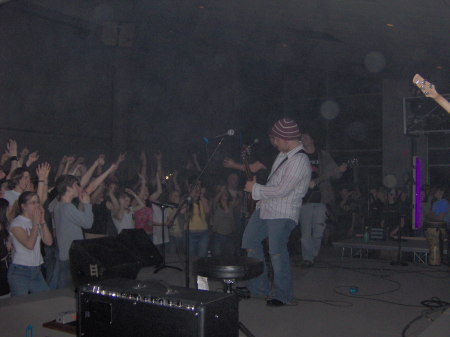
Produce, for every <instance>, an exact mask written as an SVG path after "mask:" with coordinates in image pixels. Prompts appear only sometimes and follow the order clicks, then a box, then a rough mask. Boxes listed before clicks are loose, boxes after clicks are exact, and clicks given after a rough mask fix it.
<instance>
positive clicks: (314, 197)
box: [303, 158, 359, 204]
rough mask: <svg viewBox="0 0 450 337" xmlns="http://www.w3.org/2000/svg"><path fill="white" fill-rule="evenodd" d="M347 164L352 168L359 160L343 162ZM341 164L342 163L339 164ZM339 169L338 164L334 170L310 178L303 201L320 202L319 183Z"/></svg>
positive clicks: (353, 159) (348, 167)
mask: <svg viewBox="0 0 450 337" xmlns="http://www.w3.org/2000/svg"><path fill="white" fill-rule="evenodd" d="M345 163H346V164H347V168H346V170H348V169H352V168H353V167H356V166H358V165H359V161H358V159H357V158H352V159H349V160H347V161H346V162H345ZM341 165H342V164H341ZM339 170H340V166H338V167H336V169H335V170H333V171H331V172H329V173H327V174H322V175H321V176H319V177H317V178H316V179H311V182H310V183H309V189H308V192H306V194H305V196H304V197H303V203H305V204H306V203H310V202H315V203H317V202H320V199H321V193H320V189H319V187H320V184H321V183H323V182H324V181H325V180H327V179H329V178H331V177H332V176H333V175H334V174H336V173H338V172H339Z"/></svg>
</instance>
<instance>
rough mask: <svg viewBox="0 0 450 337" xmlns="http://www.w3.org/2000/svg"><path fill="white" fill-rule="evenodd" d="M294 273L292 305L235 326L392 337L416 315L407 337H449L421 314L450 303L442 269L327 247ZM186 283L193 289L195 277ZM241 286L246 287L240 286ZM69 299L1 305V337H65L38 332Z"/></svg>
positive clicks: (444, 322)
mask: <svg viewBox="0 0 450 337" xmlns="http://www.w3.org/2000/svg"><path fill="white" fill-rule="evenodd" d="M182 258H183V257H181V256H170V257H168V259H167V263H168V265H172V266H179V267H181V268H184V264H183V262H182ZM191 270H192V268H191ZM292 270H293V277H294V287H295V295H296V296H297V298H298V299H299V304H298V306H289V307H281V308H271V307H267V306H266V305H265V301H264V300H263V299H244V300H241V301H240V304H239V316H240V320H241V321H242V322H243V323H244V324H245V325H246V326H247V328H248V329H249V330H250V331H251V332H252V333H253V334H254V335H255V336H256V337H292V336H308V337H328V336H330V337H394V336H395V337H398V336H402V331H403V329H404V328H405V327H406V326H407V325H408V323H410V322H411V321H412V320H413V319H415V318H417V317H418V316H420V315H423V316H422V318H420V319H417V321H415V322H414V323H413V324H412V325H411V327H410V328H409V329H408V331H407V336H412V337H414V336H417V337H431V336H432V337H444V336H445V337H448V336H449V331H450V310H447V311H446V312H445V313H443V312H444V310H445V309H442V308H440V309H435V310H430V311H429V312H426V311H425V310H426V309H427V307H425V306H423V305H422V304H421V301H424V300H429V299H431V298H432V297H438V298H440V299H441V300H442V301H447V302H450V291H449V285H450V282H449V281H450V272H449V267H447V266H439V267H430V266H426V265H424V264H410V265H408V266H406V267H403V266H391V265H390V261H389V260H372V259H354V258H346V257H344V258H342V257H341V255H340V250H339V249H337V248H333V247H325V248H324V249H323V250H322V252H321V255H320V257H319V259H318V260H317V262H316V264H315V265H314V266H313V267H312V268H309V269H302V268H301V267H297V266H293V267H292ZM153 271H154V268H153V267H149V268H144V269H142V270H141V272H140V273H139V275H138V278H139V279H142V280H144V279H151V280H162V281H165V282H167V283H169V284H172V285H178V286H184V285H185V273H184V271H181V272H180V271H177V270H174V269H163V270H161V271H160V272H159V273H157V274H154V273H153ZM190 279H191V287H193V286H194V283H195V282H194V281H195V278H194V277H192V276H191V277H190ZM243 285H245V282H241V283H238V286H243ZM209 286H210V289H211V290H216V289H218V290H220V289H222V284H221V282H218V281H210V282H209ZM351 287H357V288H358V292H357V293H356V294H350V293H349V288H351ZM74 296H75V295H74V293H73V291H71V290H69V289H63V290H57V291H52V292H49V293H46V294H38V295H30V296H27V297H22V298H9V299H1V300H0V317H1V320H0V335H1V336H2V337H17V336H25V332H26V328H27V326H28V325H29V324H31V325H33V327H34V336H36V337H41V336H42V337H61V336H65V337H70V336H71V335H70V334H67V333H63V332H58V331H54V330H50V329H47V328H43V327H42V323H44V322H47V321H50V320H53V319H55V318H56V315H57V313H59V312H62V311H67V310H71V309H75V300H74ZM146 319H148V318H146ZM240 336H244V335H243V334H242V333H241V334H240Z"/></svg>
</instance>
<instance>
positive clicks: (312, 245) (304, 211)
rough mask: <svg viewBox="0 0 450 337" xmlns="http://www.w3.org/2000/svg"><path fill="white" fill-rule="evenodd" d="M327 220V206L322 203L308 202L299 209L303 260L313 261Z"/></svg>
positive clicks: (317, 252) (317, 253)
mask: <svg viewBox="0 0 450 337" xmlns="http://www.w3.org/2000/svg"><path fill="white" fill-rule="evenodd" d="M326 220H327V207H326V206H325V204H322V203H309V204H304V205H302V208H301V209H300V226H301V229H302V239H301V242H302V257H303V260H307V261H311V262H313V261H314V258H315V257H317V255H319V250H320V245H321V243H322V237H323V231H324V230H325V226H326V223H325V221H326Z"/></svg>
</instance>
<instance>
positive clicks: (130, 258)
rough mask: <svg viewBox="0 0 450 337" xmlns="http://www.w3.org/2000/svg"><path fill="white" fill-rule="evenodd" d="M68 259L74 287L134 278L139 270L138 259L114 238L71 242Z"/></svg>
mask: <svg viewBox="0 0 450 337" xmlns="http://www.w3.org/2000/svg"><path fill="white" fill-rule="evenodd" d="M69 258H70V271H71V274H72V280H73V283H74V284H75V286H80V285H82V284H86V283H92V282H98V281H100V280H105V279H110V278H117V277H123V278H130V279H135V278H136V277H137V274H138V273H139V270H140V269H141V267H142V264H141V262H140V261H139V259H138V258H137V257H136V256H135V255H134V254H133V253H132V252H131V251H130V250H129V249H128V248H127V247H126V246H124V245H122V244H121V243H120V242H118V241H117V240H116V239H115V238H114V237H105V238H97V239H87V240H75V241H73V243H72V245H71V246H70V250H69Z"/></svg>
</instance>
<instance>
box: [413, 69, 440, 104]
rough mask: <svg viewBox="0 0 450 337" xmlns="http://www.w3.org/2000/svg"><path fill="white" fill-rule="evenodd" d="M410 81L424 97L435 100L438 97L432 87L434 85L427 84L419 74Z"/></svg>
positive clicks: (434, 88)
mask: <svg viewBox="0 0 450 337" xmlns="http://www.w3.org/2000/svg"><path fill="white" fill-rule="evenodd" d="M412 81H413V83H414V84H415V85H416V86H417V87H418V88H419V89H420V91H422V93H423V94H424V95H425V96H427V97H431V98H433V99H436V98H437V96H438V95H439V94H438V92H437V91H436V87H435V86H434V84H433V83H431V82H428V81H427V80H426V79H424V78H423V77H422V76H420V75H419V74H416V75H414V78H413V80H412Z"/></svg>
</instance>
